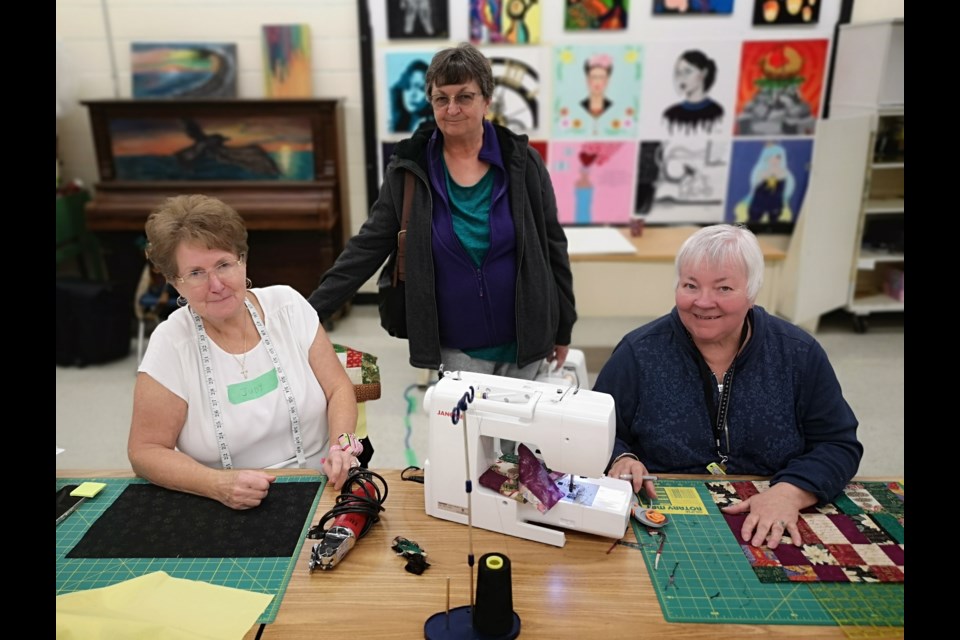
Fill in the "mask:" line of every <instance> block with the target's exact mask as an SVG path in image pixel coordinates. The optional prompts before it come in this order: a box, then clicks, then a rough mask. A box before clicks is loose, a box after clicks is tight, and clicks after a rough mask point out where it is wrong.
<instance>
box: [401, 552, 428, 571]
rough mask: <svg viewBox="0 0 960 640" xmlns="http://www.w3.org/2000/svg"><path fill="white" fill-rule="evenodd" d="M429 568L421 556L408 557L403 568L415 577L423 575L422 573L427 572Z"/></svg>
mask: <svg viewBox="0 0 960 640" xmlns="http://www.w3.org/2000/svg"><path fill="white" fill-rule="evenodd" d="M429 566H430V563H429V562H427V559H426V558H424V557H423V556H419V555H418V556H410V558H408V559H407V564H406V566H405V567H404V569H406V570H407V571H409V572H410V573H413V574H415V575H418V576H419V575H423V572H424V571H426V570H427V567H429Z"/></svg>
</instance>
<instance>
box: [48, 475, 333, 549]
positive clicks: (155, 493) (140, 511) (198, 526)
mask: <svg viewBox="0 0 960 640" xmlns="http://www.w3.org/2000/svg"><path fill="white" fill-rule="evenodd" d="M320 486H321V483H320V482H275V483H274V484H273V485H271V487H270V492H269V494H268V495H267V498H266V499H265V500H264V501H263V502H262V503H261V504H260V506H259V507H256V508H254V509H244V510H241V511H238V510H236V509H231V508H230V507H227V506H225V505H223V504H221V503H219V502H217V501H216V500H211V499H210V498H203V497H201V496H195V495H192V494H189V493H183V492H181V491H171V490H169V489H164V488H162V487H158V486H156V485H152V484H134V485H130V486H129V487H127V488H126V489H124V491H123V493H121V494H120V495H119V496H118V497H117V499H116V500H115V501H114V502H113V504H112V505H110V507H108V508H107V510H106V511H105V512H104V513H103V515H102V516H100V517H99V518H98V519H97V521H96V522H94V523H93V524H92V525H91V526H90V529H89V530H88V531H87V533H86V534H85V535H84V536H83V538H82V539H81V540H80V542H78V543H77V546H75V547H74V548H73V549H71V550H70V552H69V553H68V554H67V556H66V557H67V558H282V557H289V556H291V555H293V552H294V550H295V549H296V546H297V543H298V542H299V539H300V534H301V532H302V531H303V526H304V524H305V523H306V522H307V521H308V520H309V519H310V518H312V517H313V513H312V512H311V511H310V509H311V507H312V506H313V501H314V498H316V496H317V491H319V490H320Z"/></svg>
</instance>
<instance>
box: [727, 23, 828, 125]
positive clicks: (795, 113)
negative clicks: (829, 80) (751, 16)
mask: <svg viewBox="0 0 960 640" xmlns="http://www.w3.org/2000/svg"><path fill="white" fill-rule="evenodd" d="M826 60H827V41H826V40H776V41H766V42H744V43H743V50H742V55H741V58H740V80H739V83H738V87H737V107H736V110H737V113H736V122H735V125H734V134H735V135H741V136H755V135H760V136H791V135H813V133H814V131H815V129H816V122H817V118H818V116H819V113H820V101H821V99H822V95H821V94H822V92H823V85H824V80H825V79H824V71H825V69H826Z"/></svg>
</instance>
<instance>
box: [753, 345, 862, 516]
mask: <svg viewBox="0 0 960 640" xmlns="http://www.w3.org/2000/svg"><path fill="white" fill-rule="evenodd" d="M796 411H797V424H798V425H799V428H800V429H801V431H802V435H803V439H804V453H803V455H800V456H798V457H796V458H794V459H793V460H791V461H790V462H789V463H788V464H787V466H786V467H784V468H783V469H782V470H780V471H779V472H778V473H777V474H776V475H774V476H773V478H772V479H771V481H770V482H771V484H776V483H777V482H788V483H790V484H792V485H794V486H797V487H799V488H801V489H804V490H806V491H809V492H811V493H813V494H814V495H815V496H817V500H818V501H819V502H820V504H823V503H826V502H830V501H831V500H833V498H835V497H836V496H837V495H838V494H839V493H840V492H841V491H842V490H843V488H844V486H845V485H846V484H847V483H848V482H849V481H850V480H851V479H852V478H853V476H855V475H856V473H857V469H858V468H859V466H860V458H861V457H862V456H863V445H862V444H861V443H860V441H859V440H857V426H858V422H857V418H856V416H855V415H854V414H853V410H852V409H851V408H850V405H848V404H847V401H846V400H844V398H843V393H842V391H841V389H840V381H839V380H837V375H836V373H835V372H834V370H833V366H832V365H831V364H830V361H829V360H828V359H827V354H826V353H825V352H824V350H823V347H822V346H820V344H819V343H815V344H814V345H813V346H812V347H811V350H810V353H809V361H808V362H807V365H806V367H805V374H804V376H803V379H802V389H801V392H800V397H799V400H798V402H797V407H796Z"/></svg>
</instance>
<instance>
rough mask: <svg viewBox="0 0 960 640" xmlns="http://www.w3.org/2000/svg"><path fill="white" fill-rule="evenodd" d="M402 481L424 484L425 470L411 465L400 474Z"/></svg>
mask: <svg viewBox="0 0 960 640" xmlns="http://www.w3.org/2000/svg"><path fill="white" fill-rule="evenodd" d="M400 479H401V480H406V481H407V482H419V483H420V484H423V469H421V468H420V467H415V466H412V465H411V466H409V467H407V468H406V469H404V470H403V471H401V472H400Z"/></svg>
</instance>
